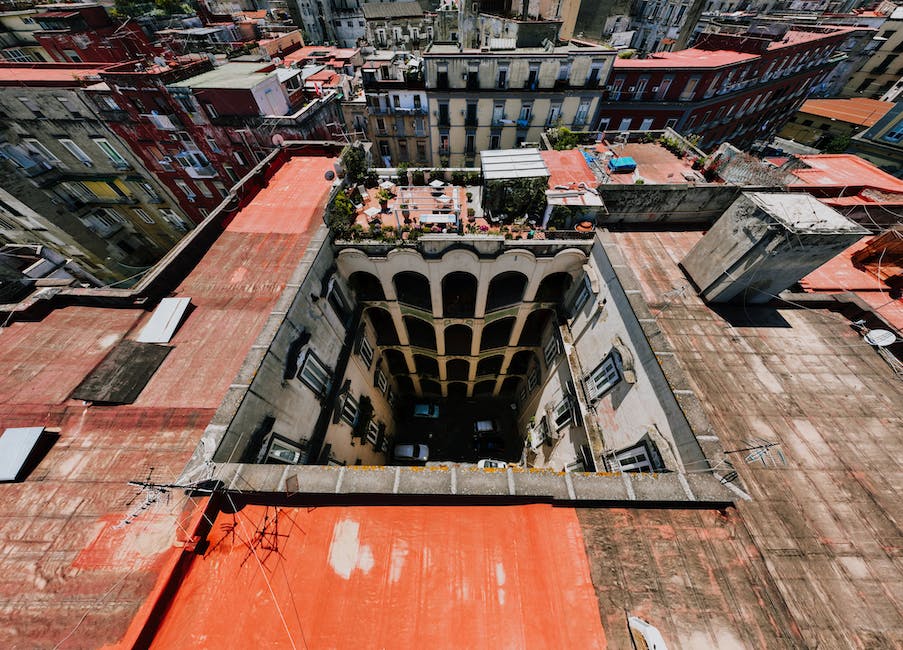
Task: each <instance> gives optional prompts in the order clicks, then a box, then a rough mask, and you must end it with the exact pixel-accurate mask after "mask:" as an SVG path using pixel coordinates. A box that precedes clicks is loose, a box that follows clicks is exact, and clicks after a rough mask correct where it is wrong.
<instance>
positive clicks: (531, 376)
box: [527, 367, 539, 393]
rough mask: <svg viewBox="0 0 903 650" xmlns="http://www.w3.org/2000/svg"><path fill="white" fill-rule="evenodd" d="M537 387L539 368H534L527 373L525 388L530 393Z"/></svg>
mask: <svg viewBox="0 0 903 650" xmlns="http://www.w3.org/2000/svg"><path fill="white" fill-rule="evenodd" d="M537 386H539V368H536V367H534V368H533V369H532V370H530V372H529V373H527V388H529V390H530V392H531V393H532V392H533V391H534V389H535V388H536V387H537Z"/></svg>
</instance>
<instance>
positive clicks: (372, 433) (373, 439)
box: [367, 420, 379, 447]
mask: <svg viewBox="0 0 903 650" xmlns="http://www.w3.org/2000/svg"><path fill="white" fill-rule="evenodd" d="M378 440H379V422H377V421H376V420H370V422H368V423H367V442H369V443H370V444H371V445H373V446H374V447H375V446H376V443H377V441H378Z"/></svg>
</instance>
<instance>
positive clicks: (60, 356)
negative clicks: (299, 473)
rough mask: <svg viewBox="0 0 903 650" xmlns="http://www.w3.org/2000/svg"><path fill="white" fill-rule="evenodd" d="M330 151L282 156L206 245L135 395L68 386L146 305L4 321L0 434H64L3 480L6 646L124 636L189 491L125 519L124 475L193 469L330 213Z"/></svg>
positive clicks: (134, 503) (163, 561) (94, 643)
mask: <svg viewBox="0 0 903 650" xmlns="http://www.w3.org/2000/svg"><path fill="white" fill-rule="evenodd" d="M333 160H334V159H330V158H326V157H319V156H314V157H293V158H291V159H289V160H288V161H287V162H286V163H285V164H284V165H283V166H282V167H281V168H280V169H279V170H278V171H277V172H276V173H275V175H274V176H273V178H271V179H270V183H269V185H268V186H267V187H266V188H264V189H263V190H261V191H260V192H259V193H258V194H257V195H256V196H255V198H253V199H252V200H251V202H250V203H249V204H248V205H247V206H246V207H244V208H243V209H242V210H241V211H239V213H238V214H237V215H236V216H235V218H234V219H233V220H232V222H231V223H230V224H229V225H228V226H227V227H226V229H225V231H224V232H223V233H221V234H220V236H219V237H218V238H217V239H216V241H215V242H213V244H212V245H211V246H210V248H209V249H208V250H207V251H206V252H205V253H204V256H203V258H202V259H201V260H200V261H199V262H198V263H197V265H196V266H195V267H194V269H193V270H192V271H191V272H190V273H189V274H188V275H187V277H185V279H184V280H182V282H181V284H180V285H179V287H178V288H177V290H176V292H175V295H181V296H189V297H191V299H192V304H193V306H194V309H193V310H192V311H191V312H189V313H188V315H187V316H186V318H185V320H184V322H183V323H182V325H181V326H180V328H179V329H178V331H177V332H176V334H175V336H174V337H173V339H172V341H171V345H172V351H171V352H170V354H169V355H168V357H167V358H166V360H165V361H164V363H163V364H162V365H161V366H160V368H159V369H158V370H157V372H156V373H155V374H154V376H153V377H152V378H151V380H150V381H149V382H148V384H147V386H146V387H145V388H144V390H143V391H142V392H141V394H140V395H139V397H138V399H137V401H136V402H135V403H134V404H131V405H122V406H101V405H98V404H87V403H84V402H82V401H80V400H70V399H68V396H69V394H70V393H71V392H72V390H73V389H74V388H75V386H77V385H78V384H79V383H80V382H81V380H82V379H83V378H84V377H85V376H86V375H87V374H88V373H89V372H90V371H91V370H92V369H93V368H94V367H95V366H96V365H97V364H98V363H100V361H101V360H102V359H103V358H104V357H105V356H106V355H107V354H108V353H109V351H110V350H112V349H113V347H115V345H116V344H117V343H118V342H119V341H120V340H122V339H123V338H134V337H135V336H136V334H137V333H138V332H139V331H140V330H141V328H142V327H143V325H144V323H145V322H146V319H148V318H150V311H149V310H144V309H138V308H125V309H117V308H104V307H87V306H70V307H60V308H57V309H54V310H52V311H51V312H50V313H48V314H47V315H46V316H44V317H43V318H42V319H41V320H39V321H13V322H12V323H10V324H9V325H8V327H5V328H3V329H2V332H0V430H2V429H3V428H5V427H23V426H45V427H57V428H59V430H60V436H59V439H58V440H57V441H56V443H55V444H54V445H53V447H52V448H51V449H50V451H49V452H48V453H47V455H46V456H45V457H44V458H43V460H41V462H40V463H39V464H38V466H37V467H36V468H35V469H34V471H33V472H32V473H31V475H30V476H29V477H28V479H27V480H25V481H23V482H21V483H15V484H8V485H4V486H3V498H2V499H0V539H3V553H2V554H0V576H3V578H2V580H0V601H2V602H3V624H2V625H0V648H17V647H21V648H52V647H55V646H57V645H58V644H60V645H59V647H64V648H75V647H92V648H93V647H101V646H104V645H108V644H112V643H115V642H117V641H118V640H119V639H121V638H122V636H123V635H124V634H125V633H126V631H127V629H128V627H129V624H130V622H131V620H132V618H133V616H134V615H135V612H136V611H138V610H139V608H140V607H141V606H142V605H143V604H144V603H146V602H147V601H148V599H149V598H151V597H152V594H153V588H154V585H155V584H156V583H157V582H158V580H160V579H161V576H166V575H168V571H169V569H170V565H169V564H168V563H169V562H171V561H172V559H173V557H175V558H178V557H180V556H181V549H173V542H174V541H175V539H176V537H177V534H178V531H179V530H180V524H179V520H180V519H181V517H182V508H183V506H186V504H187V505H190V503H189V502H188V501H187V499H186V497H185V496H184V495H183V494H181V493H180V492H176V491H173V492H170V493H169V494H168V495H167V499H166V500H165V501H163V500H161V501H159V502H156V503H154V504H153V505H152V506H150V507H149V508H148V509H147V510H145V511H144V512H143V513H142V514H141V516H140V517H138V518H137V519H136V520H134V521H132V522H131V523H130V524H129V525H127V526H126V525H123V521H124V520H125V519H126V518H127V517H128V515H129V514H130V513H132V512H133V511H134V510H135V509H136V508H137V507H138V506H139V505H140V504H141V500H142V499H141V496H140V494H139V490H138V489H137V488H135V487H133V486H130V485H128V483H127V482H128V481H130V480H133V479H141V480H143V479H147V478H148V477H150V480H152V481H162V482H169V481H172V480H174V479H175V478H176V477H178V476H179V474H180V472H181V471H182V469H183V468H184V467H185V463H186V462H187V461H188V459H189V458H190V457H191V454H192V452H193V451H194V450H195V447H196V445H197V443H198V440H199V439H200V437H201V435H202V433H203V432H204V429H205V428H206V426H207V425H208V424H209V423H210V421H211V419H212V417H213V415H214V412H215V410H216V407H218V406H219V404H220V402H221V401H222V399H223V396H224V395H225V393H226V391H227V390H228V388H229V385H230V384H231V383H232V382H233V381H234V379H235V376H236V374H237V373H238V370H239V368H240V367H241V364H242V362H243V360H244V358H245V356H246V355H247V353H248V350H249V349H250V347H251V345H252V344H253V342H254V340H255V339H256V337H257V335H258V334H259V332H260V331H261V329H262V328H263V325H264V323H265V322H266V320H267V318H268V317H269V314H270V312H271V311H272V309H273V307H274V305H275V303H276V301H277V299H278V297H279V296H280V294H281V292H282V291H283V290H284V288H285V285H286V283H287V282H288V281H289V279H290V278H291V275H292V273H293V272H294V270H295V269H296V268H297V266H298V263H299V262H300V260H301V258H302V256H303V254H304V250H305V248H306V247H307V244H308V242H309V241H310V238H311V237H312V235H313V233H314V232H315V231H316V229H317V228H318V227H319V225H320V224H321V223H322V222H321V221H320V215H321V214H322V212H321V211H322V207H323V205H324V203H325V200H326V197H327V196H328V193H329V187H330V183H329V182H328V181H326V180H325V178H324V175H323V174H324V172H325V171H326V170H327V169H331V168H332V163H333ZM136 494H138V496H137V497H136Z"/></svg>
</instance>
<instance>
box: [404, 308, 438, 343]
mask: <svg viewBox="0 0 903 650" xmlns="http://www.w3.org/2000/svg"><path fill="white" fill-rule="evenodd" d="M404 326H405V329H407V330H408V342H409V343H410V344H411V345H412V346H414V347H417V348H426V349H427V350H435V349H436V330H434V329H433V326H432V325H431V324H430V323H427V322H426V321H425V320H421V319H419V318H416V317H414V316H405V317H404Z"/></svg>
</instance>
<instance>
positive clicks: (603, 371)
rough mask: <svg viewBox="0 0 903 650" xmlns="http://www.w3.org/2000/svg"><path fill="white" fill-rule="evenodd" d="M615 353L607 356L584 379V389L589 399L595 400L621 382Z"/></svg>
mask: <svg viewBox="0 0 903 650" xmlns="http://www.w3.org/2000/svg"><path fill="white" fill-rule="evenodd" d="M619 365H620V364H619V361H618V357H617V353H616V352H612V353H611V354H609V355H608V356H607V357H606V358H605V360H604V361H603V362H602V363H600V364H599V367H597V368H596V369H595V370H593V371H592V373H590V375H589V377H587V378H586V389H587V391H588V392H589V399H590V400H595V399H598V398H599V397H601V396H602V395H603V394H604V393H606V392H607V391H609V390H611V388H612V387H614V385H615V384H617V383H618V382H619V381H620V380H621V371H620V369H619V367H618V366H619Z"/></svg>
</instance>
